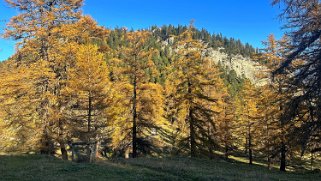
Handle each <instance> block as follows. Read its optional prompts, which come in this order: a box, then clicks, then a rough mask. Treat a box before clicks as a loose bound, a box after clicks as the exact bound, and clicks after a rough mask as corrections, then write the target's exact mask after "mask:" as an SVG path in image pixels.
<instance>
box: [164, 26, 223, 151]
mask: <svg viewBox="0 0 321 181" xmlns="http://www.w3.org/2000/svg"><path fill="white" fill-rule="evenodd" d="M192 36H193V28H192V27H190V28H189V29H188V30H187V31H185V32H184V33H182V35H180V36H179V37H177V39H178V40H177V44H176V49H177V51H178V52H177V57H176V58H175V60H174V62H173V65H172V70H171V74H170V77H171V78H173V79H175V80H176V81H171V80H169V81H170V83H172V84H174V85H172V87H173V88H174V89H173V90H172V91H173V96H172V98H173V99H174V104H175V105H174V106H173V108H176V109H177V111H175V112H176V113H175V114H176V116H175V117H176V118H179V119H182V120H177V121H179V122H182V123H185V124H186V125H187V126H188V134H187V140H188V145H189V152H190V156H191V157H196V156H197V155H198V153H199V152H201V151H202V149H203V148H204V146H206V145H204V144H212V145H214V144H215V140H213V139H212V137H211V136H210V135H208V134H207V133H208V131H207V128H208V124H210V127H211V128H210V129H214V128H215V123H214V115H215V114H217V112H216V111H215V110H214V109H213V107H214V106H215V105H216V102H217V100H218V99H219V97H220V94H219V93H218V90H220V88H219V87H218V86H217V85H218V82H219V80H220V78H219V72H218V70H217V69H216V67H214V66H209V65H211V63H210V61H209V60H208V59H207V58H205V57H202V54H201V50H200V49H201V48H202V47H203V44H202V43H201V42H199V41H197V40H194V39H193V38H192ZM209 90H210V91H209ZM209 142H210V143H209Z"/></svg>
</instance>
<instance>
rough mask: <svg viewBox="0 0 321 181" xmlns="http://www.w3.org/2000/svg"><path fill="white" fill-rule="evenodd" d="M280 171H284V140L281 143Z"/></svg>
mask: <svg viewBox="0 0 321 181" xmlns="http://www.w3.org/2000/svg"><path fill="white" fill-rule="evenodd" d="M280 162H281V163H280V171H282V172H285V171H286V146H285V143H284V141H282V143H281V158H280Z"/></svg>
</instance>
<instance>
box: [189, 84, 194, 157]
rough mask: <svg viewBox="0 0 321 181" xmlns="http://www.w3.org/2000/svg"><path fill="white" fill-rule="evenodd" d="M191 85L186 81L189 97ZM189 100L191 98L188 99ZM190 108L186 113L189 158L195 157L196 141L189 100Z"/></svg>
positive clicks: (190, 101)
mask: <svg viewBox="0 0 321 181" xmlns="http://www.w3.org/2000/svg"><path fill="white" fill-rule="evenodd" d="M191 86H192V84H191V82H190V81H188V95H189V96H190V97H191V94H192V88H191ZM190 99H191V98H190ZM189 103H190V108H189V113H188V120H189V134H190V149H191V150H190V151H191V157H196V141H195V127H194V119H193V110H192V108H191V107H192V105H191V104H192V100H189Z"/></svg>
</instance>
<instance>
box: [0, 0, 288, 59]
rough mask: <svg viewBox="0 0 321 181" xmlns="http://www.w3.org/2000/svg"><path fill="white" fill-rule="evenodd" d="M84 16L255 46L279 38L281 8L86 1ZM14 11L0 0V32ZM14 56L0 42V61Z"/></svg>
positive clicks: (266, 2)
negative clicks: (181, 28) (188, 28)
mask: <svg viewBox="0 0 321 181" xmlns="http://www.w3.org/2000/svg"><path fill="white" fill-rule="evenodd" d="M83 10H84V14H87V15H91V16H92V17H93V18H94V19H96V21H97V22H98V23H99V24H100V25H103V26H105V27H108V28H113V27H128V28H134V29H137V28H148V27H149V26H151V25H159V26H161V25H164V24H173V25H178V24H182V25H185V24H189V21H190V20H191V19H194V20H195V26H196V27H197V28H205V29H207V30H209V31H210V32H211V33H222V34H223V35H225V36H228V37H234V38H239V39H241V41H243V42H248V43H250V44H252V45H253V46H255V47H260V46H261V41H262V40H265V39H266V37H267V36H268V35H269V34H270V33H273V34H275V35H276V37H278V38H279V37H281V36H282V31H281V29H280V27H281V22H280V20H279V19H278V18H277V16H278V14H279V12H280V9H279V7H272V6H271V0H85V6H84V8H83ZM16 13H17V12H16V11H15V10H13V9H11V8H9V7H8V6H7V5H6V3H5V2H4V0H0V29H1V32H3V28H4V27H5V24H6V22H7V21H8V20H9V19H10V17H11V16H13V15H15V14H16ZM13 53H14V42H12V41H10V40H3V39H0V60H4V59H7V58H8V57H9V56H11V55H12V54H13Z"/></svg>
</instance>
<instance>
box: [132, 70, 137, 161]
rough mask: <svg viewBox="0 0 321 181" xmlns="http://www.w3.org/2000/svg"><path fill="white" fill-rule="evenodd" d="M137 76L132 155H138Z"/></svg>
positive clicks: (134, 97)
mask: <svg viewBox="0 0 321 181" xmlns="http://www.w3.org/2000/svg"><path fill="white" fill-rule="evenodd" d="M136 79H137V78H136V76H135V77H134V82H133V86H134V89H133V128H132V129H133V130H132V131H133V135H132V136H133V138H132V139H133V140H132V141H133V154H132V157H133V158H136V157H137V80H136Z"/></svg>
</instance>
